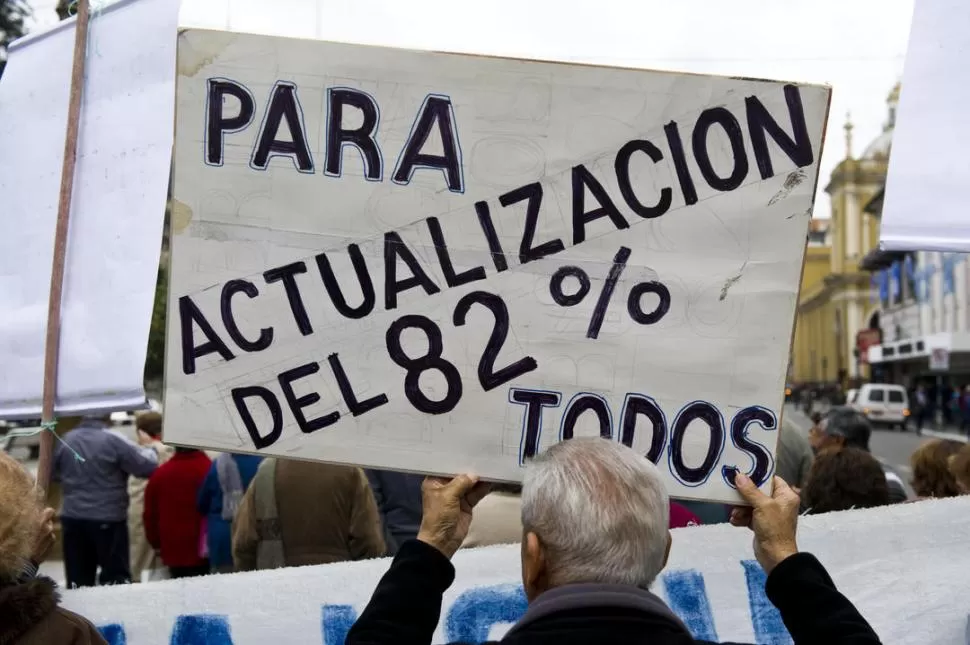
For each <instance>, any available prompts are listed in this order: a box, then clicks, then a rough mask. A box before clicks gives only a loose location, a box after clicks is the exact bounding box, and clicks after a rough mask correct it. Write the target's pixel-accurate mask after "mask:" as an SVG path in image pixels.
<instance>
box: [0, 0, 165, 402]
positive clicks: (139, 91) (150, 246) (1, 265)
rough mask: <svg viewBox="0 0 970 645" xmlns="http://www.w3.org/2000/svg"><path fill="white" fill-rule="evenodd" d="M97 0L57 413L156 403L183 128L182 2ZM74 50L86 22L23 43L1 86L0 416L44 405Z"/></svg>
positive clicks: (69, 23)
mask: <svg viewBox="0 0 970 645" xmlns="http://www.w3.org/2000/svg"><path fill="white" fill-rule="evenodd" d="M92 4H101V5H102V6H101V7H100V8H97V9H96V10H95V9H92V11H93V14H92V18H91V23H90V29H89V32H88V43H87V49H88V54H87V59H86V63H85V67H86V69H85V74H84V91H83V93H82V105H81V119H80V125H79V134H78V149H77V170H76V173H75V178H74V194H73V198H72V201H71V220H70V232H69V234H68V242H67V259H66V267H65V271H64V294H63V304H62V312H61V343H60V350H59V352H58V358H59V360H58V371H57V399H56V412H57V414H58V415H70V414H79V413H83V412H90V411H94V410H118V409H122V410H123V409H131V408H134V407H138V406H140V405H142V404H144V403H145V393H144V387H143V374H144V369H145V352H146V349H145V348H146V346H147V342H148V330H149V326H150V323H151V317H152V305H153V303H154V298H155V280H156V278H157V276H158V256H159V251H160V249H161V240H162V223H163V221H164V216H165V201H166V193H167V191H168V184H169V169H170V163H171V149H172V139H173V134H172V120H173V118H174V102H173V100H172V88H173V87H174V85H175V69H174V66H173V61H174V59H175V34H176V24H177V19H178V9H179V6H178V0H121V1H119V2H116V3H113V4H110V5H109V4H108V3H104V2H102V3H94V2H92ZM104 5H107V6H104ZM73 51H74V20H67V21H64V22H62V23H61V24H59V25H58V26H57V27H55V28H53V29H51V30H50V31H47V32H45V33H41V34H39V35H37V36H30V37H27V38H24V39H22V40H19V41H17V42H16V43H15V44H14V45H13V46H12V47H11V48H10V50H9V55H10V60H9V63H8V65H7V68H6V70H5V71H4V74H3V81H2V83H0V150H2V151H3V153H2V154H0V195H2V196H3V211H2V217H0V311H3V316H2V317H0V418H7V417H30V416H35V417H39V416H40V409H41V398H42V394H43V381H44V349H45V338H46V326H47V301H48V296H49V293H50V282H51V262H52V258H53V252H54V226H55V222H56V220H57V203H58V197H59V194H60V182H61V163H62V160H63V156H64V136H65V131H66V129H67V112H68V96H69V94H70V89H71V60H72V54H73Z"/></svg>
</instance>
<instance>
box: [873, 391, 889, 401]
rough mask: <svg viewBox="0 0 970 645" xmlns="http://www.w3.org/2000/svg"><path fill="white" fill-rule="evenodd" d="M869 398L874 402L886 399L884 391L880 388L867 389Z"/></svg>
mask: <svg viewBox="0 0 970 645" xmlns="http://www.w3.org/2000/svg"><path fill="white" fill-rule="evenodd" d="M869 400H870V401H872V402H874V403H882V402H883V401H885V400H886V393H885V392H883V391H882V390H869Z"/></svg>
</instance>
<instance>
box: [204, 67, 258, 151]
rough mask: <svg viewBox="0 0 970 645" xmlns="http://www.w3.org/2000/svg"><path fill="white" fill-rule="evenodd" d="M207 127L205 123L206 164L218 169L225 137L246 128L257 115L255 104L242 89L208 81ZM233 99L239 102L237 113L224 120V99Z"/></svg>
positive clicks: (227, 82)
mask: <svg viewBox="0 0 970 645" xmlns="http://www.w3.org/2000/svg"><path fill="white" fill-rule="evenodd" d="M207 86H208V94H207V97H206V123H205V141H206V150H205V162H206V163H207V164H209V165H210V166H221V165H222V162H223V150H224V149H225V135H226V134H227V133H230V132H239V131H240V130H245V129H246V128H247V127H249V124H250V123H252V122H253V115H254V114H255V113H256V102H255V101H253V96H252V94H250V93H249V90H247V89H246V88H245V86H243V85H241V84H239V83H237V82H235V81H230V80H228V79H224V78H210V79H209V82H208V83H207ZM227 96H232V97H234V98H235V99H236V100H238V101H239V113H238V114H236V116H226V115H225V114H223V110H225V104H226V101H225V97H227Z"/></svg>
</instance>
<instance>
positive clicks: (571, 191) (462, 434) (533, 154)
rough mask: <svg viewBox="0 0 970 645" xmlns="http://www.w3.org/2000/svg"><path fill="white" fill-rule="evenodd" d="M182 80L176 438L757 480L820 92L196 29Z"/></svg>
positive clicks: (172, 336)
mask: <svg viewBox="0 0 970 645" xmlns="http://www.w3.org/2000/svg"><path fill="white" fill-rule="evenodd" d="M177 88H178V94H177V101H176V103H177V108H176V111H177V117H176V150H175V181H174V199H175V206H174V211H173V217H172V262H171V280H170V284H171V293H170V299H169V317H168V332H167V360H166V414H167V420H166V439H167V440H169V441H172V442H175V443H181V444H187V445H196V446H205V447H208V448H212V449H217V450H232V451H243V452H245V451H249V452H259V453H261V454H275V455H281V456H286V457H299V458H305V459H317V460H324V461H331V462H338V463H355V464H360V465H364V466H370V467H377V468H389V469H397V470H410V471H417V472H429V473H454V472H457V471H463V470H471V471H475V472H477V473H479V474H480V475H482V476H483V477H486V478H490V479H498V480H516V479H518V478H519V477H520V472H521V464H522V463H523V461H524V460H526V459H528V458H530V457H531V456H533V455H535V454H537V453H538V452H539V451H541V450H542V449H543V448H544V447H546V446H548V445H550V444H551V443H553V442H555V441H559V440H563V439H569V438H571V437H573V436H578V435H590V434H592V435H600V436H604V437H610V438H612V439H613V440H616V441H622V442H623V443H625V444H627V445H630V446H632V447H634V448H635V449H636V450H638V451H640V452H642V453H643V454H644V455H646V456H648V457H649V458H650V459H652V460H654V461H655V462H658V463H659V464H661V466H662V470H663V472H664V473H665V476H666V478H667V483H668V486H669V487H670V490H671V491H672V493H673V494H674V495H677V496H681V497H691V498H709V499H735V498H736V493H735V492H734V491H733V490H732V489H731V487H730V484H728V483H727V481H728V480H729V479H731V472H732V469H734V468H740V469H741V470H743V471H745V472H748V473H750V474H751V475H752V476H753V477H754V478H755V479H756V480H757V481H759V482H760V483H764V482H766V481H767V478H768V475H769V473H770V472H771V471H772V469H773V460H774V459H773V454H774V446H775V441H776V435H777V427H778V420H779V416H780V413H779V411H780V407H781V404H782V392H783V386H784V378H785V373H786V368H787V364H788V355H789V345H790V339H791V333H792V321H793V317H794V309H795V302H796V298H797V292H798V283H799V277H800V274H801V266H802V257H803V254H804V244H805V239H806V234H807V226H808V221H809V218H810V216H811V208H812V201H813V197H814V188H815V183H816V178H817V170H818V159H819V156H820V153H821V142H822V131H823V124H824V121H825V116H826V111H827V106H828V100H829V90H828V89H827V88H824V87H814V86H799V85H794V84H789V83H781V82H771V81H757V80H750V79H738V78H720V77H708V76H698V75H684V74H673V73H664V72H651V71H642V70H630V69H613V68H604V67H593V66H580V65H565V64H555V63H540V62H535V61H522V60H511V59H497V58H484V57H474V56H460V55H451V54H441V53H430V52H414V51H403V50H394V49H385V48H377V47H364V46H354V45H343V44H335V43H326V42H319V41H310V40H307V41H303V40H290V39H284V38H271V37H263V36H251V35H243V34H236V33H228V32H218V31H205V30H186V31H183V32H182V33H181V35H180V38H179V45H178V79H177Z"/></svg>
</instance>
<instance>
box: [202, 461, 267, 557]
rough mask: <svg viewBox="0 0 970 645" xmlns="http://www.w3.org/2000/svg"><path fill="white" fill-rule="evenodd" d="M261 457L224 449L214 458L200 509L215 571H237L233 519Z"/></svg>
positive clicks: (204, 487)
mask: <svg viewBox="0 0 970 645" xmlns="http://www.w3.org/2000/svg"><path fill="white" fill-rule="evenodd" d="M262 461H263V458H262V457H257V456H255V455H233V454H229V453H223V454H221V455H219V456H218V457H216V459H215V461H213V462H212V466H211V467H210V468H209V474H208V475H206V477H205V481H204V482H203V483H202V489H201V490H199V499H198V506H199V513H201V514H202V515H204V516H205V517H206V539H207V542H208V545H209V566H210V567H211V568H212V571H214V572H216V573H232V572H233V571H234V567H233V562H232V521H233V520H234V519H235V517H236V513H237V512H238V510H239V505H240V504H241V503H242V499H243V495H244V494H245V493H246V489H247V488H249V483H250V482H251V481H252V480H253V477H255V476H256V471H257V470H258V469H259V464H260V463H261V462H262Z"/></svg>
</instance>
